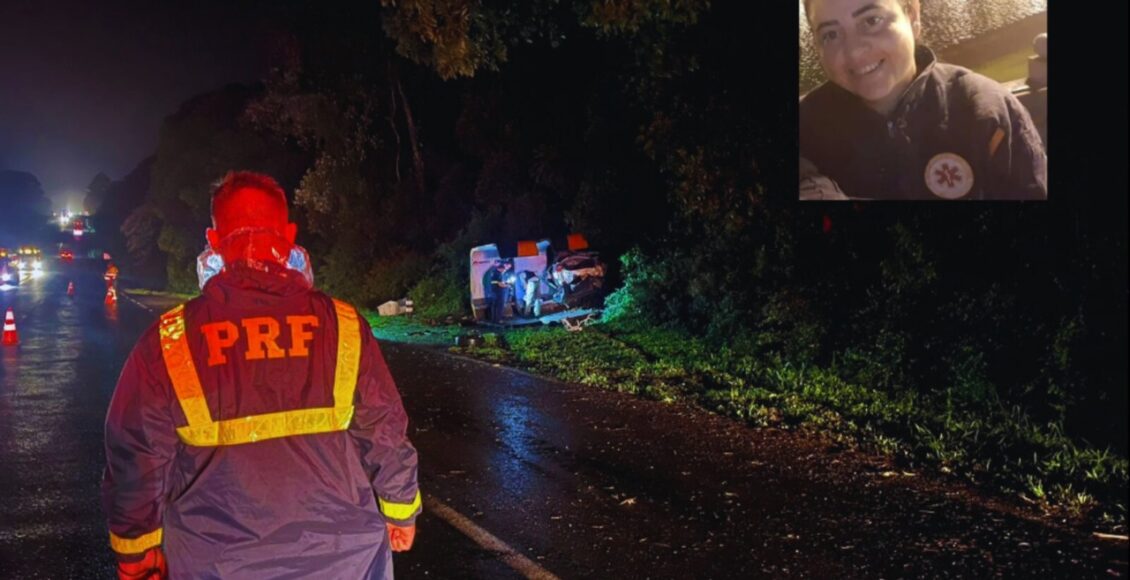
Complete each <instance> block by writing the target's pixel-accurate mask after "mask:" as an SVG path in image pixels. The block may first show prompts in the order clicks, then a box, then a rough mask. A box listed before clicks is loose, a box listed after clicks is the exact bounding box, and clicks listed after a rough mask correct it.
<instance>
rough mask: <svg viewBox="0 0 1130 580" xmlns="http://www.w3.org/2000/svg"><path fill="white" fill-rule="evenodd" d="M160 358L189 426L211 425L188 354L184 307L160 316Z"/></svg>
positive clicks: (206, 404)
mask: <svg viewBox="0 0 1130 580" xmlns="http://www.w3.org/2000/svg"><path fill="white" fill-rule="evenodd" d="M160 335H161V355H162V356H163V357H164V359H165V369H166V370H167V371H168V372H169V379H171V380H172V381H173V390H174V391H175V392H176V394H177V401H179V402H180V408H181V410H182V411H184V416H185V418H186V419H188V424H189V425H190V426H198V425H207V424H208V423H211V422H212V414H211V413H209V412H208V402H207V401H206V400H205V399H204V389H202V388H201V387H200V377H199V376H198V375H197V374H196V365H195V364H193V362H192V352H191V351H189V350H188V337H187V336H185V323H184V304H181V305H180V306H177V307H176V308H174V309H172V310H170V311H168V312H166V313H165V314H163V315H162V316H161V328H160Z"/></svg>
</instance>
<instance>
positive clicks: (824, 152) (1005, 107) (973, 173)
mask: <svg viewBox="0 0 1130 580" xmlns="http://www.w3.org/2000/svg"><path fill="white" fill-rule="evenodd" d="M915 61H916V63H917V66H918V75H917V76H916V77H915V79H914V80H913V81H912V82H911V84H910V85H909V86H908V87H907V89H906V91H905V92H904V93H903V95H902V97H901V98H900V100H899V102H898V104H897V105H896V106H895V110H894V111H893V112H892V113H891V114H890V115H889V116H884V115H882V114H880V113H878V112H876V111H874V110H872V109H871V108H869V107H868V106H867V105H866V104H865V103H864V102H863V101H862V100H860V99H859V97H857V96H855V95H853V94H852V93H850V92H848V91H846V90H844V89H843V88H841V87H839V86H838V85H836V84H834V83H831V82H826V83H824V84H822V85H821V86H819V87H817V88H815V89H813V90H812V91H811V92H809V93H808V94H807V95H805V96H804V97H803V98H802V99H801V103H800V155H801V157H802V158H805V159H807V160H809V161H811V162H812V163H814V164H815V165H816V168H817V169H818V170H819V173H821V174H823V175H824V176H827V177H829V178H831V179H832V180H834V181H835V182H836V184H838V185H839V187H840V188H841V189H842V190H843V192H844V193H845V194H847V195H848V196H849V197H852V198H863V199H902V200H930V199H934V200H937V199H962V200H970V199H1015V200H1021V199H1046V198H1047V160H1046V157H1045V155H1044V147H1043V143H1042V141H1041V139H1040V136H1039V133H1038V132H1037V131H1036V128H1035V125H1033V123H1032V119H1031V117H1030V116H1029V114H1028V111H1027V109H1025V108H1024V106H1023V105H1021V104H1020V101H1018V100H1017V99H1016V97H1015V96H1013V95H1012V94H1011V93H1010V92H1009V91H1008V90H1007V89H1005V88H1004V87H1003V86H1001V85H1000V84H999V83H997V82H996V81H994V80H992V79H989V78H987V77H984V76H982V75H979V74H977V73H974V72H972V71H970V70H968V69H966V68H962V67H959V66H954V65H949V64H943V63H938V62H937V61H936V58H935V57H934V53H933V52H932V51H930V49H928V48H925V47H922V46H919V47H918V48H917V50H916V51H915Z"/></svg>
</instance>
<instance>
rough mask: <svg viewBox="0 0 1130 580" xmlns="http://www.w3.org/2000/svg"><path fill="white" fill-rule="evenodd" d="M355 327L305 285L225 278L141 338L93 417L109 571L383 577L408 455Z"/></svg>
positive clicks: (410, 494)
mask: <svg viewBox="0 0 1130 580" xmlns="http://www.w3.org/2000/svg"><path fill="white" fill-rule="evenodd" d="M406 428H407V416H406V414H405V412H404V408H403V406H402V404H401V400H400V395H399V393H398V392H397V389H396V386H395V384H394V383H393V380H392V376H391V375H390V373H389V370H388V367H387V366H386V364H385V361H384V358H383V356H382V355H381V350H380V347H379V346H378V344H377V342H376V340H375V339H374V338H373V336H372V333H371V331H370V328H369V326H368V324H367V323H366V321H365V319H364V318H363V317H361V316H359V315H358V314H357V311H356V310H355V309H354V308H353V307H352V306H350V305H348V304H346V303H344V302H340V301H337V300H334V299H332V298H330V297H329V296H327V295H325V294H323V293H321V292H318V291H315V290H311V289H310V286H309V283H308V282H307V281H306V280H304V279H303V278H302V275H301V274H300V273H298V272H295V271H293V270H285V269H283V268H281V267H279V268H271V269H269V271H263V270H261V269H253V268H241V267H239V265H238V264H237V265H235V266H233V267H229V268H225V269H224V270H223V271H222V272H221V273H219V274H217V275H215V276H213V277H212V278H211V279H209V280H208V281H207V283H206V284H205V285H204V289H203V293H202V295H201V296H199V297H197V298H195V299H193V300H191V301H189V302H187V303H186V304H184V305H182V306H178V307H177V308H175V309H173V310H171V311H170V312H168V313H166V314H165V315H164V316H162V317H161V320H160V321H158V322H157V323H155V324H154V325H152V326H151V327H150V328H149V329H148V330H147V331H146V332H145V333H144V334H143V336H142V338H141V340H140V341H139V342H138V344H137V345H136V346H135V348H134V349H133V352H132V353H131V354H130V356H129V358H128V360H127V362H126V365H125V368H124V369H123V371H122V374H121V377H120V378H119V380H118V384H117V387H116V389H115V392H114V396H113V400H112V401H111V404H110V409H109V413H108V415H107V418H106V471H105V474H104V477H103V483H102V503H103V507H104V510H105V512H106V515H107V519H108V524H109V529H110V540H111V547H112V548H113V549H114V551H115V552H116V553H117V554H118V557H119V559H121V560H124V561H128V560H129V559H133V558H137V557H139V555H140V554H141V553H143V552H144V551H145V550H147V549H149V548H151V547H154V546H158V545H161V546H163V549H164V551H165V555H166V558H167V560H168V564H169V573H170V577H171V578H225V579H238V578H256V579H259V578H389V577H391V576H392V557H391V551H390V548H389V541H388V537H387V531H386V525H385V523H386V521H387V522H392V523H395V524H398V525H409V524H411V523H412V522H414V520H415V518H416V516H417V514H418V513H419V512H420V495H419V491H418V488H417V457H416V450H415V448H413V446H412V444H411V443H410V442H409V440H408V438H407V436H406V434H405V433H406Z"/></svg>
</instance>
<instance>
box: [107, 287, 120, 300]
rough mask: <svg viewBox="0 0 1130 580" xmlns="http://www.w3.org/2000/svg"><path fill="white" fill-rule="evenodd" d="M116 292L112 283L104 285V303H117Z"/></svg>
mask: <svg viewBox="0 0 1130 580" xmlns="http://www.w3.org/2000/svg"><path fill="white" fill-rule="evenodd" d="M117 303H118V292H117V290H114V285H113V284H111V285H109V286H107V287H106V304H117Z"/></svg>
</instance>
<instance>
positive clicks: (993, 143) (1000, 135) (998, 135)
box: [989, 127, 1004, 159]
mask: <svg viewBox="0 0 1130 580" xmlns="http://www.w3.org/2000/svg"><path fill="white" fill-rule="evenodd" d="M1003 140H1004V129H1001V128H1000V127H997V130H996V131H995V132H994V133H993V137H992V138H991V139H989V158H990V159H991V158H992V157H993V155H996V154H997V148H998V147H1000V146H1001V141H1003Z"/></svg>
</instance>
